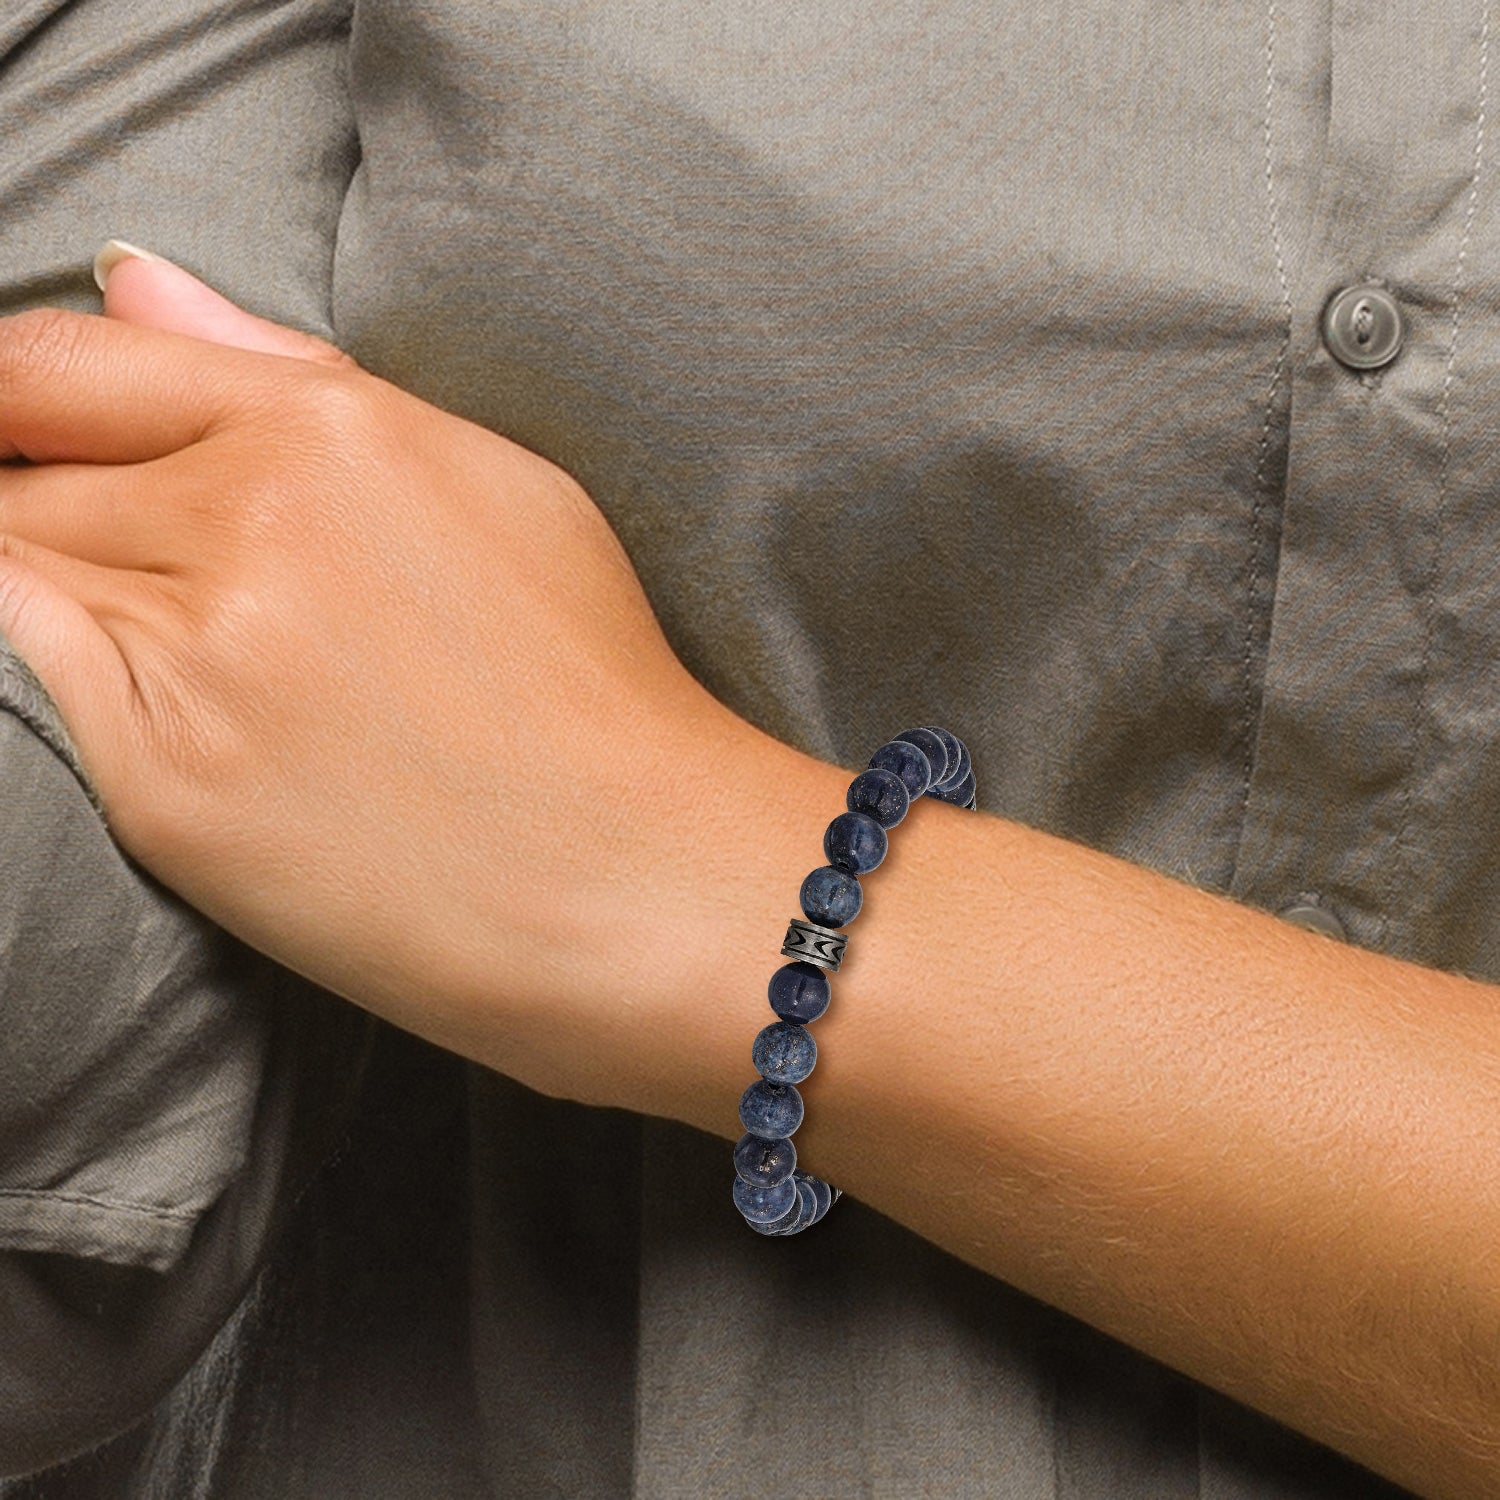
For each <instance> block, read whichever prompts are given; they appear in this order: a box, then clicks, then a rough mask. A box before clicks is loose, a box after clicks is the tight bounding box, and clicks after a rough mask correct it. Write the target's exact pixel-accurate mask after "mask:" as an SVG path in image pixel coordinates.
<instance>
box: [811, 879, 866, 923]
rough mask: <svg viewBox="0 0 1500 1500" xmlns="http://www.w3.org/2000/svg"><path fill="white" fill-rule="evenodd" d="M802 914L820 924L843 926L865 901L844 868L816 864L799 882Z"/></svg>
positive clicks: (858, 884) (862, 889)
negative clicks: (800, 883) (800, 882)
mask: <svg viewBox="0 0 1500 1500" xmlns="http://www.w3.org/2000/svg"><path fill="white" fill-rule="evenodd" d="M800 900H801V902H802V915H803V916H804V917H806V918H807V920H808V921H809V922H816V923H817V924H818V926H820V927H847V926H848V925H849V924H850V923H851V922H852V921H853V920H854V919H855V918H856V917H857V916H858V915H859V909H860V907H862V906H863V905H864V904H865V893H864V888H863V887H862V886H861V885H860V883H859V880H858V879H857V878H856V877H855V876H853V875H851V874H850V873H849V872H848V871H847V870H840V869H839V868H838V867H837V866H836V865H819V866H818V868H817V869H816V870H814V871H813V872H812V873H811V874H810V875H809V876H808V877H807V879H806V880H804V881H803V882H802V891H801V896H800Z"/></svg>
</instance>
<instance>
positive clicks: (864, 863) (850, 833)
mask: <svg viewBox="0 0 1500 1500" xmlns="http://www.w3.org/2000/svg"><path fill="white" fill-rule="evenodd" d="M889 848H890V840H889V839H888V838H887V837H886V836H885V829H883V828H882V827H881V826H880V824H879V823H877V822H876V821H875V819H874V818H872V817H871V816H870V815H869V814H868V813H858V812H846V813H840V814H839V815H838V817H836V818H835V819H834V820H833V822H831V823H830V824H829V825H828V827H827V829H826V830H825V831H824V834H823V853H824V854H825V855H826V856H827V858H828V863H829V864H831V865H837V866H838V868H839V869H841V870H847V871H848V872H849V873H850V874H851V875H868V874H869V873H870V871H871V870H873V869H874V868H875V867H876V865H878V864H879V863H880V861H881V860H883V859H884V858H885V855H886V850H887V849H889Z"/></svg>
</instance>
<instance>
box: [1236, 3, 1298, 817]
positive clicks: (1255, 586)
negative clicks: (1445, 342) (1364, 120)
mask: <svg viewBox="0 0 1500 1500" xmlns="http://www.w3.org/2000/svg"><path fill="white" fill-rule="evenodd" d="M1275 80H1276V0H1270V3H1269V5H1268V6H1267V9H1266V112H1265V130H1264V134H1265V163H1266V202H1267V205H1268V208H1269V211H1270V217H1269V227H1270V234H1271V250H1272V253H1273V254H1274V255H1275V257H1276V279H1277V282H1278V283H1279V284H1280V287H1281V313H1282V319H1283V321H1284V323H1285V325H1286V334H1285V336H1284V337H1283V338H1282V341H1281V348H1280V350H1279V351H1278V353H1277V355H1276V364H1275V366H1274V367H1273V369H1272V371H1271V384H1270V389H1269V390H1268V391H1267V392H1266V411H1265V419H1264V421H1262V423H1261V428H1260V446H1259V449H1258V450H1257V452H1256V456H1255V480H1254V489H1255V500H1254V503H1253V504H1252V506H1251V509H1250V566H1249V570H1248V575H1249V576H1248V584H1247V589H1246V593H1247V601H1246V602H1247V608H1246V611H1245V646H1244V652H1243V655H1242V660H1241V665H1242V668H1243V673H1244V700H1245V730H1244V733H1245V775H1244V789H1243V791H1242V794H1241V797H1240V838H1241V840H1243V838H1244V833H1245V824H1246V822H1247V820H1248V818H1249V816H1250V783H1251V779H1252V777H1253V774H1254V769H1255V727H1256V726H1255V721H1256V713H1255V688H1254V659H1255V624H1256V595H1257V593H1258V592H1259V590H1260V580H1261V574H1260V552H1261V542H1262V539H1263V538H1262V525H1261V518H1262V515H1263V513H1264V510H1265V500H1266V458H1267V456H1268V455H1269V453H1270V450H1271V419H1272V416H1273V414H1274V412H1275V409H1276V395H1277V392H1278V391H1279V390H1280V389H1281V377H1282V372H1283V371H1284V370H1285V368H1286V362H1287V356H1288V355H1289V354H1290V352H1291V347H1292V293H1291V287H1290V285H1289V284H1288V281H1287V274H1286V256H1285V254H1284V252H1283V248H1282V243H1281V216H1280V214H1279V213H1278V212H1277V208H1276V183H1275V177H1274V175H1273V171H1272V162H1273V156H1272V131H1271V125H1272V117H1273V106H1274V102H1275Z"/></svg>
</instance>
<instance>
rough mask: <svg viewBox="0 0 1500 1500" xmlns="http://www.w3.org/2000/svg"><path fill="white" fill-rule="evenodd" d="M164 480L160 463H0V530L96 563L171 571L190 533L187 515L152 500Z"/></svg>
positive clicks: (185, 551)
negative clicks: (185, 532)
mask: <svg viewBox="0 0 1500 1500" xmlns="http://www.w3.org/2000/svg"><path fill="white" fill-rule="evenodd" d="M170 477H171V476H170V473H169V472H168V471H166V470H164V469H163V465H162V462H161V461H158V462H157V463H153V464H130V465H123V466H121V467H118V468H116V467H113V466H109V465H99V464H38V465H34V466H33V465H17V466H10V467H6V468H0V535H3V536H10V537H14V538H15V539H16V540H17V541H18V542H21V543H29V544H30V545H32V546H39V547H45V548H47V549H48V550H49V551H51V552H56V553H63V554H66V555H67V556H68V557H73V558H77V559H78V560H79V561H80V562H86V563H92V564H94V565H96V566H98V567H104V568H139V569H145V570H151V571H173V570H174V569H175V568H176V567H177V566H178V565H179V564H180V563H181V562H182V561H183V560H184V558H185V557H186V556H187V555H188V552H189V550H190V548H191V546H192V543H193V542H194V541H195V540H196V538H194V537H192V536H189V535H185V534H184V530H185V526H186V525H187V524H189V522H190V520H191V514H184V512H183V509H182V508H181V507H173V508H172V509H171V510H170V512H166V513H164V510H163V507H162V506H160V505H159V504H156V503H153V500H154V498H155V492H157V491H159V490H160V489H162V488H163V486H164V485H165V484H167V483H169V482H170ZM199 514H200V515H201V512H200V513H199Z"/></svg>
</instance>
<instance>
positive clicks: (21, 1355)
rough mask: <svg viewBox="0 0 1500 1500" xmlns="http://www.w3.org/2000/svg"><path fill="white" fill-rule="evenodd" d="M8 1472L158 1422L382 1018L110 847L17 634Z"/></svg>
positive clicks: (9, 901)
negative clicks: (293, 970) (246, 939)
mask: <svg viewBox="0 0 1500 1500" xmlns="http://www.w3.org/2000/svg"><path fill="white" fill-rule="evenodd" d="M0 789H3V790H0V853H3V859H4V868H5V872H6V877H7V878H6V880H5V882H4V884H3V886H0V1475H15V1474H21V1473H28V1472H32V1471H34V1470H36V1469H39V1468H42V1467H44V1466H46V1465H48V1464H51V1463H55V1462H57V1461H58V1460H60V1459H62V1458H65V1457H68V1456H70V1455H71V1454H74V1453H78V1452H81V1451H84V1450H85V1449H88V1448H91V1447H93V1446H95V1445H97V1444H98V1443H100V1442H102V1441H104V1440H105V1439H107V1438H109V1437H111V1436H113V1435H114V1434H115V1433H117V1432H120V1431H123V1430H124V1429H125V1428H126V1427H127V1426H129V1425H131V1424H133V1423H134V1422H135V1421H137V1420H139V1419H141V1418H142V1417H144V1416H145V1415H146V1414H147V1413H148V1412H149V1410H150V1409H151V1407H152V1406H153V1405H154V1404H155V1403H156V1402H157V1401H158V1400H159V1399H160V1398H161V1397H162V1396H163V1395H164V1394H165V1393H166V1391H167V1390H168V1389H170V1387H171V1386H172V1384H174V1383H175V1381H176V1380H177V1379H179V1378H180V1377H181V1376H182V1374H183V1373H184V1372H185V1371H186V1370H187V1368H188V1367H189V1366H190V1365H191V1364H192V1362H193V1361H194V1360H195V1359H196V1358H197V1356H198V1354H199V1353H200V1352H201V1351H202V1350H203V1349H204V1348H205V1347H206V1346H207V1344H208V1343H209V1341H210V1340H211V1339H212V1338H213V1336H214V1334H215V1332H216V1331H217V1330H218V1329H219V1328H220V1326H222V1325H223V1323H224V1322H225V1321H226V1320H227V1319H228V1318H229V1317H230V1315H231V1314H232V1313H233V1311H234V1309H235V1307H236V1306H237V1304H238V1303H239V1301H240V1299H241V1298H242V1297H243V1295H244V1293H245V1291H246V1289H247V1287H248V1286H249V1284H250V1281H251V1279H252V1277H253V1274H254V1271H255V1268H256V1265H257V1263H258V1262H259V1260H260V1259H261V1257H262V1255H263V1253H264V1251H265V1249H266V1248H267V1246H268V1245H269V1243H270V1241H271V1239H272V1238H273V1236H274V1234H275V1233H276V1231H277V1229H278V1227H279V1224H280V1222H281V1220H282V1219H283V1218H284V1217H285V1211H286V1209H287V1208H288V1207H289V1205H290V1201H291V1200H292V1198H293V1197H294V1196H295V1194H296V1192H297V1190H298V1184H299V1183H300V1182H302V1181H305V1180H306V1179H307V1178H308V1176H309V1175H310V1173H311V1172H312V1171H314V1170H316V1167H317V1164H318V1163H319V1161H321V1159H322V1156H323V1154H324V1153H325V1152H326V1149H327V1147H328V1145H329V1143H330V1135H329V1131H330V1128H331V1126H330V1122H331V1120H332V1115H331V1114H330V1110H331V1109H332V1108H333V1107H334V1105H335V1104H336V1103H337V1101H338V1100H339V1098H340V1096H341V1094H342V1093H344V1092H347V1090H346V1089H343V1088H342V1087H341V1084H346V1083H349V1082H350V1081H351V1080H352V1079H353V1078H354V1077H355V1076H357V1071H358V1070H357V1067H353V1066H351V1061H353V1060H356V1059H357V1057H358V1054H359V1050H360V1037H361V1035H362V1034H363V1031H364V1029H365V1028H366V1026H367V1024H368V1020H369V1018H368V1017H366V1016H365V1015H364V1014H363V1013H362V1012H360V1011H357V1010H356V1009H355V1008H354V1007H352V1006H349V1005H347V1004H346V1003H344V1002H343V1001H341V1000H338V999H337V998H336V997H334V996H332V995H329V994H328V993H327V992H326V991H322V990H319V989H318V988H317V987H316V986H313V985H311V984H310V983H308V982H307V981H304V980H301V979H300V978H299V977H298V976H296V975H293V974H290V973H289V972H288V971H286V970H284V969H282V968H280V967H279V966H278V965H276V964H274V963H272V962H271V960H269V959H267V958H266V957H264V956H263V955H261V954H259V953H256V952H255V951H254V950H252V949H250V948H248V947H246V946H245V945H244V944H242V943H240V942H238V940H236V939H234V938H232V937H231V936H230V935H229V934H227V933H225V932H224V931H223V930H222V929H220V928H218V927H216V926H215V925H214V924H213V923H212V922H210V921H209V920H208V919H207V918H205V917H203V916H202V915H201V914H200V913H198V912H196V911H194V910H193V909H192V908H191V907H189V906H187V905H186V904H185V903H183V902H182V901H180V900H179V899H178V898H176V897H175V896H174V895H172V893H171V892H169V891H167V890H166V889H165V888H164V887H162V886H161V885H160V884H159V883H158V882H156V881H154V880H153V879H152V878H151V877H150V876H149V875H148V874H147V873H146V872H145V871H144V870H142V869H141V868H140V867H139V866H137V865H136V864H134V863H133V862H132V861H131V860H130V859H129V858H128V857H127V856H126V855H125V854H124V853H123V852H122V851H121V850H120V849H119V848H118V847H117V846H116V845H115V844H114V842H113V840H112V839H111V837H110V835H109V832H108V829H107V826H106V824H105V821H104V819H103V817H102V815H101V813H100V810H99V808H98V805H97V802H96V800H95V798H94V796H93V793H92V790H91V788H90V786H89V784H88V781H87V778H86V777H85V776H84V774H83V771H82V768H81V767H80V765H79V763H78V759H77V756H76V752H75V751H74V748H73V746H72V745H71V742H70V741H69V739H68V736H67V733H66V729H65V727H64V726H63V724H62V722H61V719H60V717H59V716H58V715H57V712H56V708H55V706H54V705H53V704H52V703H51V700H50V699H49V698H48V697H47V695H46V693H45V692H44V691H43V690H42V688H41V686H40V684H39V683H38V682H37V681H36V679H35V678H34V677H33V676H32V674H31V673H30V672H29V671H28V670H27V669H26V668H25V666H24V665H23V664H22V663H21V662H20V661H19V660H18V659H17V658H15V657H14V656H13V655H10V654H8V652H7V651H6V650H5V648H4V646H3V642H0Z"/></svg>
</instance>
